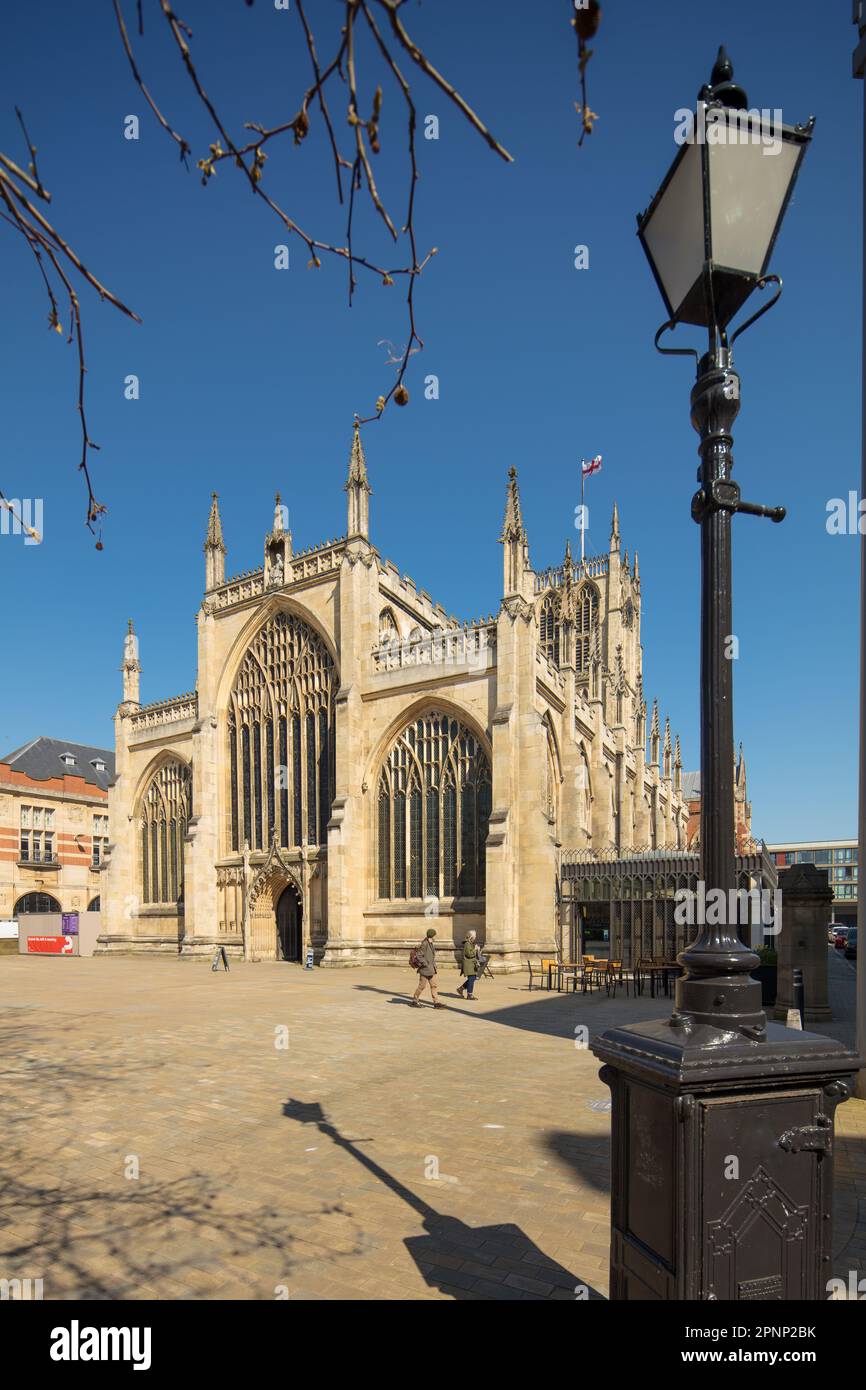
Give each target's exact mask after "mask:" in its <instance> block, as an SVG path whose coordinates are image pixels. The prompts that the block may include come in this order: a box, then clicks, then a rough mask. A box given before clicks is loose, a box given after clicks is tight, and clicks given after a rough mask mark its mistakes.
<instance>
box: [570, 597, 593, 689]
mask: <svg viewBox="0 0 866 1390" xmlns="http://www.w3.org/2000/svg"><path fill="white" fill-rule="evenodd" d="M597 627H598V590H597V589H596V588H595V585H594V584H581V585H580V586H579V588H578V590H577V593H576V594H575V597H574V650H575V657H576V660H577V670H578V673H586V672H588V671H589V665H590V661H591V659H592V655H593V650H594V646H595V637H596V629H597Z"/></svg>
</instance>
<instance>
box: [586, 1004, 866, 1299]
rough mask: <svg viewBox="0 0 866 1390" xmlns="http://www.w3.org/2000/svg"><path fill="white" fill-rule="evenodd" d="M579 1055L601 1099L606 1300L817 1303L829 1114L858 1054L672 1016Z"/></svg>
mask: <svg viewBox="0 0 866 1390" xmlns="http://www.w3.org/2000/svg"><path fill="white" fill-rule="evenodd" d="M592 1050H593V1052H594V1053H595V1055H596V1057H598V1058H599V1060H600V1061H601V1062H603V1063H604V1066H603V1067H602V1069H601V1073H600V1074H601V1078H602V1080H603V1081H604V1082H605V1083H606V1084H607V1085H609V1086H610V1088H611V1096H612V1100H613V1106H612V1115H611V1120H612V1160H611V1168H612V1172H611V1202H612V1211H611V1257H610V1297H611V1299H614V1300H620V1299H628V1300H652V1299H661V1300H677V1299H684V1300H685V1299H693V1300H707V1299H710V1300H714V1299H727V1300H752V1299H773V1300H780V1299H781V1300H792V1299H809V1300H818V1299H824V1298H826V1297H827V1281H828V1279H829V1278H830V1277H831V1274H832V1270H831V1264H830V1261H831V1232H832V1209H833V1117H834V1112H835V1109H836V1106H837V1105H838V1104H839V1102H840V1101H843V1100H847V1098H848V1096H849V1095H850V1094H851V1090H852V1089H853V1076H854V1073H855V1072H856V1070H857V1066H858V1059H857V1057H856V1056H854V1055H853V1054H852V1053H850V1052H848V1051H847V1050H845V1049H844V1048H843V1047H842V1046H841V1045H840V1044H839V1043H837V1042H834V1041H832V1040H831V1039H829V1038H824V1037H820V1036H819V1035H817V1034H815V1033H801V1032H798V1031H795V1030H794V1029H791V1028H785V1027H783V1026H782V1025H780V1024H768V1025H767V1029H766V1036H765V1039H764V1040H751V1039H749V1038H747V1037H744V1036H743V1035H742V1033H738V1032H734V1031H732V1030H729V1029H724V1028H718V1027H714V1026H712V1025H709V1024H705V1023H694V1022H693V1021H692V1020H691V1019H688V1018H680V1017H678V1016H677V1015H676V1014H675V1015H674V1017H673V1018H672V1019H671V1020H669V1021H655V1022H652V1023H639V1024H635V1025H632V1026H629V1027H623V1028H614V1029H611V1030H609V1031H608V1032H606V1033H604V1034H603V1035H602V1036H601V1037H599V1038H597V1039H596V1041H595V1043H594V1044H593V1048H592Z"/></svg>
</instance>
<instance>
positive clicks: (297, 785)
mask: <svg viewBox="0 0 866 1390" xmlns="http://www.w3.org/2000/svg"><path fill="white" fill-rule="evenodd" d="M335 692H336V671H335V669H334V663H333V661H332V660H331V654H330V652H329V651H328V649H327V647H326V646H325V643H324V642H323V641H322V639H321V637H320V636H319V635H318V633H317V632H315V631H314V630H313V628H311V627H310V626H309V625H308V624H307V623H305V622H303V621H302V620H301V619H300V618H297V617H295V616H294V615H293V614H291V613H276V614H275V615H274V616H273V617H272V618H269V619H268V621H267V622H266V623H265V625H264V627H262V628H261V629H260V631H259V632H258V634H257V636H256V637H255V639H254V641H253V643H252V645H251V646H250V648H249V650H248V651H247V654H246V656H245V657H244V660H243V664H242V666H241V669H240V671H239V672H238V675H237V679H236V680H235V684H234V688H233V690H232V693H231V699H230V702H229V721H228V741H229V749H228V751H229V768H230V782H231V791H230V801H231V805H230V827H231V828H230V838H231V847H232V849H233V850H235V851H239V850H240V849H241V848H242V847H243V844H244V842H245V841H246V843H247V844H248V845H249V846H250V849H252V850H259V849H266V848H267V847H268V846H269V845H270V843H271V841H272V840H273V838H274V836H276V840H277V843H278V844H279V845H282V846H283V847H285V848H287V849H299V848H300V847H301V846H302V845H304V844H307V845H324V846H327V842H328V821H329V820H330V817H331V802H332V800H333V797H334V695H335Z"/></svg>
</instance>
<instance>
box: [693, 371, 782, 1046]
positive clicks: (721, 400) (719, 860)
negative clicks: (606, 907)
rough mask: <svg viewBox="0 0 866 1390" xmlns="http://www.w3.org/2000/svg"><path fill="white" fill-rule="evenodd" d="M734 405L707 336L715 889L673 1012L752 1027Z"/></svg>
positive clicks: (698, 418) (704, 575) (704, 833)
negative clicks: (742, 872) (740, 844)
mask: <svg viewBox="0 0 866 1390" xmlns="http://www.w3.org/2000/svg"><path fill="white" fill-rule="evenodd" d="M739 409H740V378H739V377H738V375H737V373H736V372H735V371H734V370H733V366H732V359H731V353H730V350H729V349H728V348H723V347H720V346H714V347H713V348H712V349H711V350H710V351H709V352H708V353H707V354H706V356H705V357H703V358H702V359H701V361H700V362H699V364H698V379H697V381H696V382H695V385H694V386H693V388H692V393H691V421H692V425H693V426H694V428H695V430H696V431H697V433H698V435H699V436H700V441H701V442H700V444H699V446H698V453H699V454H700V458H701V464H700V468H699V469H698V483H699V490H698V492H697V493H696V494H695V496H694V498H693V499H692V517H693V518H694V520H695V521H697V522H698V523H699V524H700V528H701V869H702V877H703V880H704V886H705V890H706V894H707V901H712V899H711V898H710V894H711V892H712V891H713V890H715V891H716V893H719V892H720V893H721V894H723V895H724V898H723V903H722V906H721V910H720V911H717V912H715V913H713V914H712V921H713V922H714V925H708V924H704V923H699V924H698V925H699V927H700V930H699V932H698V936H697V939H696V940H695V941H694V942H692V943H691V945H690V946H687V947H686V949H685V950H684V951H682V952H681V953H680V955H679V958H678V959H679V962H680V964H681V965H682V966H683V969H684V971H685V974H684V976H683V977H682V978H681V979H680V980H679V981H678V982H677V993H676V1006H677V1015H688V1016H689V1017H690V1018H692V1019H693V1020H694V1021H696V1022H701V1023H709V1024H712V1025H714V1026H716V1027H722V1028H736V1029H739V1030H740V1031H743V1030H745V1031H746V1033H747V1035H748V1034H750V1033H752V1034H753V1035H754V1036H760V1035H762V1033H763V1030H764V1022H765V1020H764V1013H763V1010H762V1008H761V987H760V984H759V983H758V982H757V981H755V980H752V979H751V977H750V972H751V971H752V970H754V969H755V968H756V967H757V965H758V958H757V956H755V955H754V954H753V953H752V952H751V951H749V950H748V949H747V948H746V947H744V946H743V944H742V942H741V941H740V938H739V935H738V933H737V930H736V921H735V919H734V920H732V917H731V914H730V913H729V911H728V904H729V902H732V901H733V899H732V898H730V897H729V894H730V892H731V890H732V889H735V888H736V886H737V883H736V865H735V858H734V715H733V664H732V650H731V638H732V636H733V633H732V626H733V603H732V596H731V521H732V518H733V516H734V514H735V512H736V510H737V508H738V506H739V505H740V500H739V489H738V488H737V486H736V484H735V483H733V482H732V481H731V470H732V468H733V462H734V459H733V443H734V441H733V437H732V435H731V429H732V426H733V423H734V420H735V419H736V417H737V414H738V412H739Z"/></svg>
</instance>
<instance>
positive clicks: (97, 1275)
mask: <svg viewBox="0 0 866 1390" xmlns="http://www.w3.org/2000/svg"><path fill="white" fill-rule="evenodd" d="M414 979H415V977H414V976H413V975H412V974H411V972H410V971H409V969H408V968H407V969H406V970H405V972H403V971H399V970H388V969H360V970H346V971H324V970H315V971H312V972H305V971H303V970H301V969H299V968H297V967H294V966H289V965H282V964H267V963H262V964H257V965H246V966H245V965H243V964H240V963H239V964H234V965H233V966H232V969H231V971H230V973H229V974H228V975H226V974H224V973H223V972H220V973H219V974H213V973H211V971H210V969H209V966H208V965H207V964H206V963H203V962H200V961H180V960H177V961H175V960H159V959H124V958H103V959H99V958H97V959H94V960H88V959H70V960H63V961H56V960H47V959H46V960H29V959H27V958H26V957H21V958H19V957H12V958H10V957H5V958H3V959H2V960H0V1059H2V1060H0V1135H2V1139H0V1146H2V1147H0V1278H14V1277H18V1278H22V1279H23V1278H28V1277H29V1278H42V1279H43V1280H44V1296H45V1298H46V1299H63V1298H76V1299H78V1298H90V1299H113V1298H126V1299H136V1298H185V1299H190V1298H191V1299H224V1298H245V1299H273V1298H276V1297H280V1296H282V1297H289V1298H293V1299H298V1298H300V1299H311V1298H324V1299H335V1298H361V1299H381V1298H410V1299H416V1298H437V1299H440V1298H458V1299H464V1298H468V1299H491V1298H495V1299H503V1298H507V1299H520V1300H524V1299H530V1300H532V1299H560V1298H568V1299H573V1298H574V1297H575V1287H576V1286H577V1285H583V1286H585V1288H586V1289H587V1291H588V1296H589V1297H590V1298H599V1297H605V1296H606V1293H607V1277H608V1271H607V1258H608V1215H609V1207H608V1160H609V1130H610V1115H609V1111H608V1108H607V1102H608V1100H609V1093H608V1090H607V1088H606V1087H605V1086H603V1085H602V1083H601V1082H600V1081H599V1079H598V1075H597V1063H596V1061H595V1059H594V1057H593V1056H592V1054H591V1053H589V1052H588V1051H586V1050H585V1049H582V1048H576V1047H575V1045H574V1030H575V1028H576V1027H579V1026H581V1025H586V1026H587V1027H588V1028H589V1029H590V1032H591V1033H595V1032H597V1031H600V1030H602V1029H604V1028H605V1027H608V1026H610V1025H611V1024H612V1023H613V1022H621V1021H638V1020H639V1019H646V1018H651V1017H656V1016H663V1015H664V1014H666V1013H667V1012H668V1011H669V1009H670V1001H668V1000H664V999H662V1000H651V999H649V998H646V997H644V998H643V999H640V1000H629V999H625V998H622V997H620V998H617V999H616V1000H608V999H607V996H606V995H604V994H603V993H602V994H595V995H591V996H582V995H580V994H578V995H576V996H574V995H552V996H551V995H548V994H543V993H538V992H533V993H531V994H530V993H529V992H528V991H527V988H526V981H525V977H521V976H517V977H500V978H497V979H496V980H495V981H492V982H491V981H485V982H484V983H483V986H482V988H481V989H480V990H479V995H480V998H479V1002H477V1003H475V1004H470V1003H468V1002H465V1001H464V1000H462V999H459V998H458V997H456V996H455V994H454V987H455V986H456V984H457V976H456V974H453V973H452V974H450V975H446V976H443V979H444V980H445V985H444V989H443V999H444V1001H445V1002H446V1004H447V1008H445V1009H442V1010H439V1011H436V1012H434V1011H433V1010H432V1009H431V1008H429V1007H425V1008H424V1009H423V1010H417V1009H410V1008H409V1007H407V999H408V994H409V991H410V990H411V988H412V987H414ZM835 989H842V990H843V992H844V991H845V990H846V989H853V976H852V975H850V972H849V975H848V976H847V977H846V976H844V975H840V976H839V979H838V980H836V979H835V970H834V990H835ZM286 1030H287V1032H286ZM286 1041H287V1046H286V1045H284V1044H285V1043H286ZM838 1113H839V1133H840V1144H839V1183H838V1188H839V1193H838V1204H837V1207H838V1209H837V1214H836V1237H837V1252H838V1258H837V1260H836V1272H838V1273H841V1274H842V1276H843V1277H847V1271H848V1270H849V1269H857V1270H858V1271H862V1270H863V1268H864V1265H866V1238H864V1237H866V1226H864V1223H863V1221H862V1220H860V1222H859V1225H858V1220H857V1217H858V1203H859V1204H861V1206H860V1210H861V1212H862V1209H863V1203H864V1198H866V1164H864V1155H866V1103H864V1102H861V1101H852V1102H849V1103H848V1104H847V1105H845V1106H843V1107H842V1108H841V1110H840V1111H839V1112H838Z"/></svg>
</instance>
